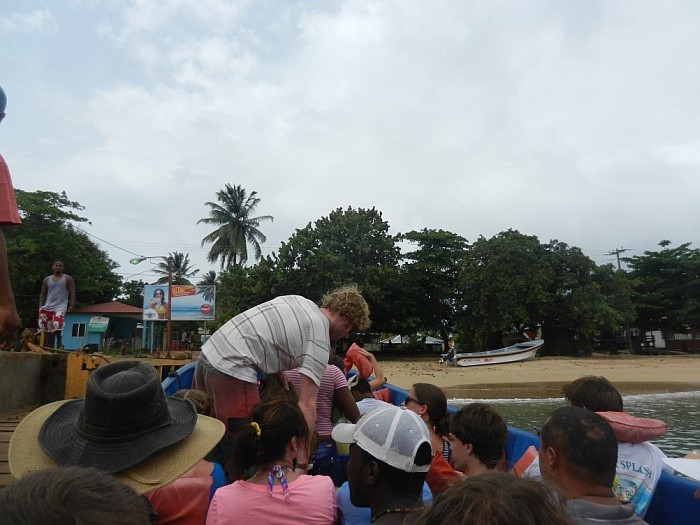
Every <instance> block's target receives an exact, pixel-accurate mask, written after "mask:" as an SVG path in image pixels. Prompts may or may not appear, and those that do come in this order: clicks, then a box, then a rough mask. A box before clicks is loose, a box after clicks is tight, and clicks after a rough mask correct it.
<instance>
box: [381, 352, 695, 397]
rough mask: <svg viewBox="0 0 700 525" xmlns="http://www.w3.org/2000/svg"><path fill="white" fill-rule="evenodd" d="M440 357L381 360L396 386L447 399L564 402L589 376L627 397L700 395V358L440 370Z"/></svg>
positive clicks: (555, 360)
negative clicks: (425, 387)
mask: <svg viewBox="0 0 700 525" xmlns="http://www.w3.org/2000/svg"><path fill="white" fill-rule="evenodd" d="M382 357H384V359H382ZM438 358H439V356H437V355H435V356H426V357H423V356H421V357H411V358H396V359H386V357H385V356H381V357H380V361H379V364H380V366H381V367H382V369H383V371H384V376H385V377H386V379H387V381H388V382H389V383H391V384H393V385H396V386H398V387H401V388H405V389H409V388H411V386H412V385H413V384H414V383H432V384H434V385H437V386H439V387H441V388H442V389H444V390H445V394H446V395H447V397H448V398H455V397H460V398H473V399H493V398H508V399H516V398H521V397H532V398H545V397H560V396H561V387H562V386H563V385H565V384H567V383H570V382H571V381H573V380H575V379H577V378H579V377H582V376H585V375H599V376H604V377H606V378H608V379H609V380H610V381H611V382H612V383H613V384H614V385H615V387H616V388H617V389H618V390H619V391H620V393H621V394H623V395H631V394H647V393H670V392H697V391H700V355H687V356H636V355H635V356H632V355H617V356H611V355H607V354H594V355H593V356H592V357H583V358H574V357H537V358H535V359H533V360H530V361H523V362H519V363H505V364H499V365H482V366H475V367H460V366H451V365H444V364H442V365H441V364H439V363H438Z"/></svg>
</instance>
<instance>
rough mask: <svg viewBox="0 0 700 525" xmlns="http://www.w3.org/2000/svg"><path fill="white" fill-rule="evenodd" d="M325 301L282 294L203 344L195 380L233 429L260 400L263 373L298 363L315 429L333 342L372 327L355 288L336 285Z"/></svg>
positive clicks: (305, 408)
mask: <svg viewBox="0 0 700 525" xmlns="http://www.w3.org/2000/svg"><path fill="white" fill-rule="evenodd" d="M321 304H322V305H321V307H320V308H319V307H318V306H317V305H316V304H315V303H314V302H313V301H310V300H309V299H306V298H304V297H301V296H299V295H286V296H282V297H277V298H275V299H272V300H271V301H267V302H266V303H263V304H260V305H258V306H256V307H254V308H251V309H249V310H247V311H245V312H243V313H241V314H238V315H237V316H235V317H234V318H233V319H231V320H230V321H228V322H227V323H226V324H224V325H223V326H222V327H221V328H220V329H219V330H217V331H216V332H215V333H214V334H213V335H212V336H211V338H210V339H209V340H208V341H207V342H206V343H205V344H204V345H203V346H202V354H201V356H200V358H199V361H198V362H197V369H196V371H195V385H196V388H198V389H200V390H203V391H204V392H206V393H207V395H208V396H209V397H210V399H211V402H212V406H213V408H214V415H215V416H216V417H217V418H218V419H219V420H221V421H222V422H223V423H224V424H226V425H227V426H228V428H229V430H235V428H233V425H235V422H236V421H240V420H241V419H243V418H246V417H247V416H248V414H249V413H250V410H251V409H252V407H253V406H254V405H255V404H257V403H258V402H259V401H260V396H259V394H258V384H257V381H258V372H262V373H264V374H279V373H280V372H283V371H285V370H291V369H293V368H297V367H299V369H300V373H301V377H300V388H299V408H301V410H302V412H303V413H304V417H305V419H306V422H307V424H308V425H309V429H311V430H312V431H313V430H314V428H315V424H316V395H317V393H318V386H319V384H320V382H321V377H322V376H323V372H324V370H325V368H326V365H327V364H328V357H329V354H330V350H331V344H332V343H335V342H336V341H338V340H340V339H342V338H344V337H347V335H348V334H349V333H350V332H351V331H353V330H355V331H362V330H365V329H366V328H367V327H368V326H369V307H368V306H367V303H366V302H365V300H364V298H363V297H362V295H361V294H360V292H359V291H358V290H357V288H355V287H344V288H340V289H338V290H335V291H334V292H331V293H330V294H328V295H326V296H325V297H324V298H323V300H322V302H321ZM282 381H283V382H284V379H282ZM232 424H233V425H232Z"/></svg>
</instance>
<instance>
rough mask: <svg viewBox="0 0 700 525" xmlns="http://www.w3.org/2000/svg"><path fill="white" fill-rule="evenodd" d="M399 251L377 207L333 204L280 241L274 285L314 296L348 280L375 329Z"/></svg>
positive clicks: (393, 278) (383, 319) (381, 316)
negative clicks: (325, 213) (367, 309)
mask: <svg viewBox="0 0 700 525" xmlns="http://www.w3.org/2000/svg"><path fill="white" fill-rule="evenodd" d="M399 256H400V252H399V248H398V246H397V245H396V239H395V238H394V237H393V236H392V235H390V234H389V224H388V223H387V222H386V221H385V220H384V219H383V218H382V214H381V212H379V211H378V210H376V209H375V208H371V209H362V208H358V209H353V208H352V207H348V208H347V209H346V210H343V209H342V208H338V209H336V210H334V211H332V212H331V213H330V214H329V215H328V216H327V217H321V218H320V219H318V220H317V221H316V222H315V223H309V224H308V225H307V226H306V227H305V228H302V229H298V230H296V232H295V233H294V235H292V236H291V237H290V239H289V241H288V242H286V243H284V242H283V243H282V245H281V246H280V249H279V255H278V258H277V261H276V265H275V271H276V272H277V274H278V277H277V280H276V285H277V286H276V291H277V292H279V293H299V294H303V295H305V296H306V297H310V298H313V299H319V298H320V297H321V296H322V295H323V294H324V293H326V292H328V291H330V290H332V289H334V288H336V287H338V286H341V285H345V284H349V283H354V284H356V285H358V287H359V288H360V289H361V290H362V293H363V295H364V297H365V299H366V300H367V302H368V303H369V305H370V309H371V311H372V325H373V329H375V330H376V329H380V328H381V327H382V326H384V325H385V324H386V322H387V321H388V319H389V317H390V314H389V312H388V311H387V310H386V306H387V303H386V301H387V300H388V296H390V295H391V292H392V283H393V284H394V285H395V284H396V282H397V277H398V273H397V272H398V261H399ZM276 295H277V294H276Z"/></svg>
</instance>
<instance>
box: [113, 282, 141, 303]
mask: <svg viewBox="0 0 700 525" xmlns="http://www.w3.org/2000/svg"><path fill="white" fill-rule="evenodd" d="M144 286H146V283H144V282H143V281H142V280H141V279H139V280H138V281H134V280H131V281H126V282H124V283H122V286H121V290H120V293H119V301H121V302H122V303H124V304H128V305H131V306H136V307H138V308H142V307H143V287H144Z"/></svg>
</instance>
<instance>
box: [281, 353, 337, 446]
mask: <svg viewBox="0 0 700 525" xmlns="http://www.w3.org/2000/svg"><path fill="white" fill-rule="evenodd" d="M285 374H286V375H287V378H288V379H289V381H290V382H291V383H292V384H293V385H294V388H296V389H297V392H298V391H299V382H300V381H301V379H300V378H299V369H298V368H296V369H294V370H289V371H288V372H285ZM339 388H348V380H347V379H345V376H344V375H343V373H342V372H341V371H340V369H339V368H338V367H337V366H335V365H326V369H325V370H324V372H323V376H321V384H320V385H319V386H318V395H317V396H316V432H318V435H319V436H330V435H331V431H332V430H333V421H332V420H331V413H332V412H333V399H334V396H335V391H336V390H338V389H339Z"/></svg>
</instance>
